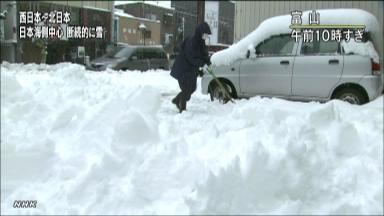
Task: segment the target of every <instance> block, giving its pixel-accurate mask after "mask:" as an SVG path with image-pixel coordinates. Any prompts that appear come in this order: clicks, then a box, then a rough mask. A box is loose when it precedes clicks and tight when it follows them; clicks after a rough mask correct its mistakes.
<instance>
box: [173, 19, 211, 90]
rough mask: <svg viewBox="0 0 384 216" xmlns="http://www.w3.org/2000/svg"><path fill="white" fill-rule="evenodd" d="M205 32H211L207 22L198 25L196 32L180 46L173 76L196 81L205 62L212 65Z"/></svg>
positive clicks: (181, 79) (186, 80) (184, 80)
mask: <svg viewBox="0 0 384 216" xmlns="http://www.w3.org/2000/svg"><path fill="white" fill-rule="evenodd" d="M203 33H206V34H211V29H210V28H209V25H208V24H207V23H206V22H203V23H201V24H200V25H199V26H197V28H196V30H195V34H194V35H193V36H189V37H187V38H186V39H185V40H184V41H183V43H182V44H181V47H180V52H179V55H178V56H177V57H176V60H175V63H174V64H173V67H172V70H171V76H172V77H174V78H175V79H177V80H179V81H182V82H191V81H192V82H193V81H194V82H196V77H197V71H198V69H199V68H200V67H202V66H204V65H205V64H208V65H210V64H211V62H210V60H209V55H208V51H207V46H206V45H205V41H204V40H203V39H202V36H203Z"/></svg>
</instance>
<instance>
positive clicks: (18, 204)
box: [13, 200, 37, 208]
mask: <svg viewBox="0 0 384 216" xmlns="http://www.w3.org/2000/svg"><path fill="white" fill-rule="evenodd" d="M36 206H37V201H36V200H15V201H14V202H13V208H36Z"/></svg>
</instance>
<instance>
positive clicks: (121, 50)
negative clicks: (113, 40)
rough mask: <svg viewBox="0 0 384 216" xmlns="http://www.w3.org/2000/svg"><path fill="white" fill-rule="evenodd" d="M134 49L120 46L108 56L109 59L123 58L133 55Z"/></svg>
mask: <svg viewBox="0 0 384 216" xmlns="http://www.w3.org/2000/svg"><path fill="white" fill-rule="evenodd" d="M132 51H133V49H131V48H129V47H124V46H118V47H116V48H114V49H112V50H111V51H110V52H108V53H107V54H106V56H107V57H108V58H123V57H128V56H130V55H131V53H132Z"/></svg>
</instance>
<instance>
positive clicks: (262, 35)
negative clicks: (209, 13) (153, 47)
mask: <svg viewBox="0 0 384 216" xmlns="http://www.w3.org/2000/svg"><path fill="white" fill-rule="evenodd" d="M310 12H311V11H304V12H303V15H302V24H303V25H305V24H308V17H309V13H310ZM316 12H319V13H320V23H321V24H340V25H365V26H366V31H369V32H371V35H372V39H373V41H380V40H382V34H381V31H380V29H379V28H380V27H379V26H380V25H379V22H378V21H377V19H376V18H375V16H373V15H372V14H371V13H369V12H367V11H364V10H361V9H326V10H316ZM291 18H292V16H291V15H283V16H276V17H272V18H269V19H267V20H264V21H263V22H262V23H261V24H260V25H259V26H258V27H257V28H256V29H255V30H254V31H253V32H251V33H250V34H248V35H247V36H246V37H244V38H243V39H242V40H240V41H239V42H238V43H236V44H233V45H232V46H230V47H229V48H228V49H225V50H222V51H219V52H216V53H215V54H213V56H212V57H211V62H212V64H214V65H216V66H219V65H230V64H232V63H233V62H234V61H236V60H238V59H241V58H245V56H246V53H247V50H248V49H254V47H255V46H256V45H257V44H258V43H260V42H262V41H264V40H265V39H267V38H269V37H270V36H272V35H278V34H284V33H285V34H287V33H291V31H292V30H291V29H290V28H289V26H290V25H291ZM355 44H356V43H355ZM380 44H382V42H378V44H375V45H376V48H378V47H380ZM366 47H369V45H368V46H366ZM372 48H373V47H372ZM348 49H349V50H351V49H353V50H354V53H358V54H364V55H366V54H373V53H374V52H373V51H369V52H361V51H362V49H361V46H359V45H357V46H354V45H353V44H352V45H349V46H348ZM375 52H376V51H375ZM371 57H372V58H376V56H374V55H372V56H371Z"/></svg>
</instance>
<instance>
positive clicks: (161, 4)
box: [115, 1, 175, 10]
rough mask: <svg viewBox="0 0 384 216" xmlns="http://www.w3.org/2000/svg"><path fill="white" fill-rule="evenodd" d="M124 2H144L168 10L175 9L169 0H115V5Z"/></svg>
mask: <svg viewBox="0 0 384 216" xmlns="http://www.w3.org/2000/svg"><path fill="white" fill-rule="evenodd" d="M124 4H146V5H151V6H156V7H160V8H165V9H168V10H175V8H173V7H171V1H121V2H119V1H115V5H124Z"/></svg>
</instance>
